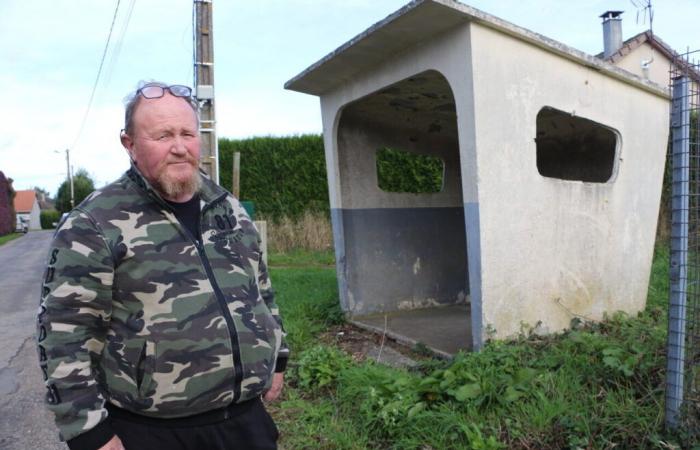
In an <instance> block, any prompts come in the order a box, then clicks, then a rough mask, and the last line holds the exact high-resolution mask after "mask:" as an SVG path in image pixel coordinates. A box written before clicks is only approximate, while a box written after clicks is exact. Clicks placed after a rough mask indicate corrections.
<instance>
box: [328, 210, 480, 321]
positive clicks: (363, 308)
mask: <svg viewBox="0 0 700 450" xmlns="http://www.w3.org/2000/svg"><path fill="white" fill-rule="evenodd" d="M332 217H333V225H334V234H335V240H336V256H337V258H338V275H339V276H338V279H339V286H340V292H341V297H342V299H341V306H342V307H343V310H344V311H346V312H348V313H350V315H351V316H357V315H368V314H374V313H383V312H390V311H397V310H410V309H416V308H425V307H431V306H440V305H453V304H458V303H465V302H466V299H467V296H468V295H469V287H468V286H469V282H468V275H467V244H466V237H465V230H464V226H465V224H464V210H463V208H462V207H455V208H387V209H351V210H334V211H332ZM339 230H342V231H341V232H340V233H339ZM341 233H342V234H341Z"/></svg>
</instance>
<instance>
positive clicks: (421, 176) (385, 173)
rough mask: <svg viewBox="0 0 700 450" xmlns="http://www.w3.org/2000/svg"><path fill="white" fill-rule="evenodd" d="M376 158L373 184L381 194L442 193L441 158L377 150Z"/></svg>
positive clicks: (394, 150) (443, 168) (442, 171)
mask: <svg viewBox="0 0 700 450" xmlns="http://www.w3.org/2000/svg"><path fill="white" fill-rule="evenodd" d="M376 159H377V182H378V184H379V188H380V189H381V190H383V191H387V192H410V193H414V194H421V193H433V192H440V191H441V190H442V186H443V181H444V176H445V175H444V174H445V163H444V161H443V160H442V159H441V158H438V157H436V156H429V155H421V154H417V153H411V152H406V151H402V150H396V149H391V148H381V149H379V150H377V158H376Z"/></svg>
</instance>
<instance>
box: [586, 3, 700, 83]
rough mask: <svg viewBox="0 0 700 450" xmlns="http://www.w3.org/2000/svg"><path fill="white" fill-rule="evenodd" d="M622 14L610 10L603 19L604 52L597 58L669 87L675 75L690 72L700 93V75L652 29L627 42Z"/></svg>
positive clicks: (603, 15)
mask: <svg viewBox="0 0 700 450" xmlns="http://www.w3.org/2000/svg"><path fill="white" fill-rule="evenodd" d="M622 13H623V11H606V12H605V13H603V14H602V15H601V16H600V17H601V18H602V19H603V47H604V50H603V52H602V53H599V54H598V55H596V57H598V58H601V59H604V60H605V61H607V62H609V63H611V64H613V65H615V66H617V67H620V68H621V69H624V70H626V71H628V72H630V73H632V74H634V75H637V76H638V77H641V78H644V79H647V80H650V81H653V82H654V83H657V84H659V85H661V86H668V85H669V83H670V81H669V80H670V74H671V72H677V73H678V72H680V73H686V74H687V75H688V76H689V78H690V81H691V82H692V83H693V87H692V89H693V91H694V92H697V88H698V84H699V83H700V73H699V72H698V71H697V70H696V69H695V68H693V66H692V65H691V64H688V63H687V62H686V61H684V59H683V57H682V55H680V54H679V53H678V52H676V51H675V50H674V49H673V48H671V46H670V45H668V44H667V43H666V42H664V41H663V40H662V39H661V38H660V37H659V36H658V35H656V34H654V33H653V32H652V30H647V31H643V32H641V33H639V34H637V35H635V36H632V37H631V38H629V39H627V40H626V41H624V42H623V40H622Z"/></svg>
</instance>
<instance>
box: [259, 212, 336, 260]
mask: <svg viewBox="0 0 700 450" xmlns="http://www.w3.org/2000/svg"><path fill="white" fill-rule="evenodd" d="M267 239H268V245H269V248H270V250H271V251H274V252H280V253H288V252H293V251H294V250H296V249H304V250H305V251H306V252H324V251H327V250H330V249H331V248H333V232H332V231H331V222H330V220H329V218H328V215H327V214H325V213H322V212H311V211H306V212H304V213H303V214H302V215H301V217H298V218H296V219H292V218H290V217H282V218H280V219H278V220H277V221H271V222H270V225H269V227H268V229H267Z"/></svg>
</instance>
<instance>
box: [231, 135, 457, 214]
mask: <svg viewBox="0 0 700 450" xmlns="http://www.w3.org/2000/svg"><path fill="white" fill-rule="evenodd" d="M377 150H378V151H377V166H378V178H379V187H380V188H381V189H383V190H385V191H390V192H416V193H418V192H437V191H440V190H441V189H442V177H443V170H444V168H443V162H442V160H440V159H439V158H436V157H432V156H422V155H416V154H414V153H407V152H404V151H399V150H396V149H388V148H382V149H377ZM235 152H240V153H241V184H240V187H241V193H240V196H241V200H251V201H253V202H255V211H256V213H257V214H260V215H262V216H265V217H268V218H272V219H279V218H281V217H290V218H298V217H300V216H301V215H302V214H303V213H304V212H305V211H312V212H327V211H328V209H329V204H328V182H327V178H326V159H325V156H324V153H323V139H322V137H321V136H320V135H313V134H309V135H302V136H288V137H255V138H249V139H226V138H222V139H219V172H220V173H219V181H220V183H221V185H222V186H223V187H225V188H226V189H229V190H230V189H231V181H232V179H233V173H232V171H233V169H232V167H233V154H234V153H235Z"/></svg>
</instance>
